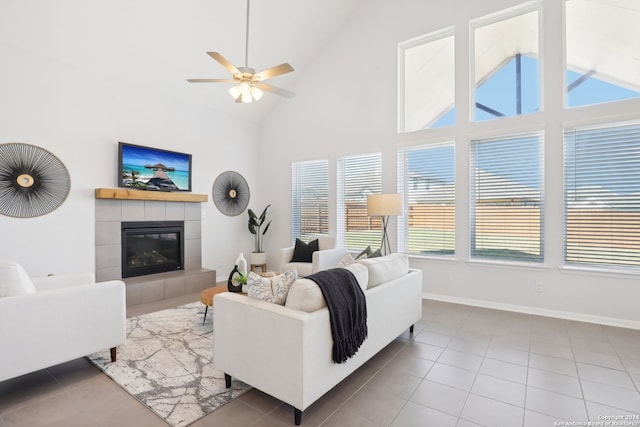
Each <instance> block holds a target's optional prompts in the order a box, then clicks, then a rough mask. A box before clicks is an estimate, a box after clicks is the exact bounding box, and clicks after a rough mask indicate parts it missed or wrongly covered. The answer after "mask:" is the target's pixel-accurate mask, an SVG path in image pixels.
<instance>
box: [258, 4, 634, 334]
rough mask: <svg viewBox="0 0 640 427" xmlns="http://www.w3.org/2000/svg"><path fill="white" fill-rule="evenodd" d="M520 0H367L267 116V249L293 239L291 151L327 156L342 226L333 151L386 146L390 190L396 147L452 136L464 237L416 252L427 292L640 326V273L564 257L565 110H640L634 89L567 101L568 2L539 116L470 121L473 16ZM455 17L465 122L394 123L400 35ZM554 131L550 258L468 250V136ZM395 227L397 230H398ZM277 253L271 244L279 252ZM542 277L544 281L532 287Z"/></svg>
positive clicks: (553, 30)
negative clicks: (574, 103) (521, 263)
mask: <svg viewBox="0 0 640 427" xmlns="http://www.w3.org/2000/svg"><path fill="white" fill-rule="evenodd" d="M520 3H521V2H518V1H515V0H492V1H483V2H478V1H476V0H454V1H449V2H425V1H417V0H401V1H397V0H376V1H366V2H362V4H361V5H360V7H359V9H357V10H356V12H355V14H354V15H353V16H352V17H351V19H350V20H349V22H347V24H346V25H345V26H344V27H343V28H342V29H341V30H340V31H339V32H338V33H336V35H335V37H334V38H333V39H332V41H331V42H330V44H329V45H327V46H326V49H325V50H324V51H323V52H319V54H318V56H317V59H316V61H315V63H314V64H312V66H311V71H309V72H308V73H306V74H305V75H304V76H302V78H301V79H300V80H299V81H298V84H297V87H296V88H295V90H296V91H297V93H298V95H297V97H296V98H295V99H294V100H293V101H291V102H288V103H282V104H280V106H279V108H278V109H277V110H276V111H275V112H274V113H273V114H272V115H271V116H270V118H269V120H268V121H267V122H266V123H264V124H263V126H264V129H263V139H264V140H263V142H262V143H261V146H260V150H261V151H260V157H261V159H262V162H261V165H264V167H263V168H262V174H261V185H263V186H264V188H269V189H278V190H277V191H273V192H272V193H270V194H272V198H271V200H270V203H273V204H274V206H275V209H274V218H275V224H274V225H275V226H274V229H273V232H272V233H273V234H272V236H271V240H270V242H269V246H270V248H271V249H275V248H278V247H282V246H286V245H288V244H290V242H291V209H290V205H291V200H290V197H291V184H290V181H291V178H290V173H291V172H290V170H291V166H290V164H291V162H292V161H298V160H305V159H316V158H328V159H329V160H330V165H332V167H331V170H330V176H331V179H332V186H331V188H333V190H332V191H333V194H331V200H332V204H331V209H330V211H331V212H333V216H332V218H331V222H330V224H331V227H332V228H331V230H332V232H334V233H335V223H336V222H335V189H334V188H335V160H336V158H337V157H339V156H342V155H345V154H353V153H366V152H373V151H382V153H383V182H384V184H383V186H384V191H385V192H394V191H395V190H396V166H395V162H396V158H395V155H396V147H397V145H398V144H413V143H424V142H429V141H437V140H439V139H441V138H445V137H446V138H451V137H454V138H456V141H457V148H456V153H457V154H456V156H457V157H456V162H457V167H458V170H457V175H456V185H457V188H456V191H457V193H456V210H457V217H456V231H457V237H456V246H457V259H456V260H455V261H453V262H443V261H432V260H428V259H419V258H413V259H412V260H411V265H412V266H413V267H417V268H421V269H423V271H424V273H425V274H424V292H425V294H427V295H429V296H431V297H435V298H440V299H445V300H451V301H459V302H470V303H474V304H479V305H485V306H490V307H498V308H509V309H513V310H521V311H526V312H533V313H540V314H548V315H557V316H564V317H568V318H575V319H582V320H592V321H600V322H605V323H610V324H618V325H625V326H630V327H636V328H640V310H638V302H639V301H640V286H639V280H638V276H637V275H635V276H634V275H616V274H606V273H605V274H599V273H593V272H586V271H572V270H568V269H565V268H563V264H562V138H561V129H562V123H563V122H572V121H582V120H594V119H598V118H602V117H607V116H610V117H615V118H621V119H625V118H628V117H629V112H636V113H638V112H640V102H639V101H638V100H633V101H627V102H623V103H619V104H610V105H600V106H594V107H584V108H578V109H573V110H571V111H564V110H563V108H562V105H563V103H562V87H563V81H562V73H563V69H564V65H563V43H562V38H563V36H562V16H563V12H562V2H558V1H556V0H547V1H545V2H544V15H543V17H542V22H543V25H544V37H543V40H544V43H543V55H544V58H543V74H544V111H543V112H542V113H540V114H538V115H536V116H535V117H532V116H529V117H526V116H525V117H517V118H514V119H509V121H508V122H507V123H508V124H507V125H505V122H504V121H491V122H486V123H475V124H468V111H466V110H467V109H466V108H465V107H464V106H466V105H469V99H470V96H469V83H468V82H469V79H468V77H467V76H468V71H469V68H468V63H469V42H468V40H469V30H468V23H469V20H470V19H473V18H477V17H481V16H483V15H485V14H489V13H493V12H496V11H499V10H501V9H503V8H506V7H510V6H513V5H517V4H520ZM448 26H455V29H456V64H457V69H456V105H457V106H458V111H459V113H458V114H459V116H458V122H459V123H461V124H460V125H458V126H456V127H455V128H454V129H453V130H452V129H435V130H429V131H423V132H414V133H412V134H407V135H398V134H397V133H396V114H397V110H396V93H397V89H396V85H397V81H396V69H397V59H396V56H397V44H398V43H399V42H401V41H404V40H407V39H410V38H413V37H416V36H419V35H422V34H427V33H430V32H432V31H436V30H439V29H442V28H445V27H448ZM541 123H542V124H543V125H544V126H545V131H546V147H545V162H546V176H545V178H546V207H545V208H546V221H545V228H546V240H545V249H546V251H545V254H546V256H545V263H544V265H542V266H540V267H535V268H534V267H532V268H528V267H526V268H525V267H512V266H501V265H496V264H480V263H477V262H475V263H474V262H469V260H468V256H467V255H466V254H468V252H469V243H468V233H469V226H468V224H469V216H468V208H469V201H468V194H469V180H468V172H467V168H468V149H467V146H468V141H469V136H470V135H473V136H477V135H483V134H491V133H493V132H496V131H504V129H505V126H507V127H508V128H509V129H511V130H520V129H526V128H529V127H531V126H536V125H538V126H539V124H541ZM394 237H395V233H394V235H393V236H392V240H394ZM272 257H273V254H272ZM538 281H540V282H542V284H543V287H544V292H542V293H537V292H535V283H536V282H538Z"/></svg>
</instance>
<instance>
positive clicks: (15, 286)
mask: <svg viewBox="0 0 640 427" xmlns="http://www.w3.org/2000/svg"><path fill="white" fill-rule="evenodd" d="M35 291H36V287H35V286H34V285H33V282H32V281H31V278H30V277H29V275H28V274H27V272H26V271H24V268H22V266H21V265H20V264H18V263H16V262H13V261H2V260H0V297H10V296H13V295H22V294H30V293H33V292H35Z"/></svg>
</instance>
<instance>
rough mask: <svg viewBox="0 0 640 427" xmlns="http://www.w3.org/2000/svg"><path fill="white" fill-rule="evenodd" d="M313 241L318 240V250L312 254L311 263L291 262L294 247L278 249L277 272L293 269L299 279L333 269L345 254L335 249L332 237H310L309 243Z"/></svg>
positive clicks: (343, 251) (341, 249) (344, 250)
mask: <svg viewBox="0 0 640 427" xmlns="http://www.w3.org/2000/svg"><path fill="white" fill-rule="evenodd" d="M314 239H318V250H317V251H315V252H314V253H313V254H312V259H311V262H291V259H292V258H293V252H294V249H295V246H291V247H288V248H282V249H280V250H279V252H278V258H279V259H278V269H279V271H287V270H291V269H295V270H296V271H297V272H298V276H299V277H305V276H308V275H310V274H312V273H316V272H318V271H321V270H327V269H329V268H333V267H335V266H336V265H338V262H339V261H340V259H341V258H342V257H343V256H345V255H346V253H347V250H346V249H345V248H336V238H335V237H334V236H327V235H323V234H318V235H314V236H311V237H310V238H309V241H312V240H314Z"/></svg>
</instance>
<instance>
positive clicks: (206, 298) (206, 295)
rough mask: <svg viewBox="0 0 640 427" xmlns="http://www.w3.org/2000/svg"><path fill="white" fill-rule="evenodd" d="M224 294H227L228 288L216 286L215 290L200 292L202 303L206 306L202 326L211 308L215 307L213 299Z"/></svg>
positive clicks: (209, 289)
mask: <svg viewBox="0 0 640 427" xmlns="http://www.w3.org/2000/svg"><path fill="white" fill-rule="evenodd" d="M222 292H227V286H226V285H222V286H214V287H213V288H208V289H205V290H204V291H202V292H200V302H201V303H202V304H204V305H205V308H204V319H202V324H203V325H204V322H205V321H206V320H207V310H209V307H213V297H214V296H216V295H217V294H220V293H222Z"/></svg>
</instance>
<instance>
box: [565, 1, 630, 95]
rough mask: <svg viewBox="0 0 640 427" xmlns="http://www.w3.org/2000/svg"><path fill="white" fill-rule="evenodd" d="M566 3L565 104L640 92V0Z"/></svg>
mask: <svg viewBox="0 0 640 427" xmlns="http://www.w3.org/2000/svg"><path fill="white" fill-rule="evenodd" d="M565 5H566V6H565V7H566V13H565V16H566V22H565V32H566V41H567V46H566V67H567V69H566V79H567V106H568V107H576V106H581V105H589V104H597V103H602V102H609V101H617V100H622V99H628V98H638V97H640V56H639V54H638V46H640V32H638V22H640V2H638V1H637V0H598V1H593V0H571V1H567V2H565Z"/></svg>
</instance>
